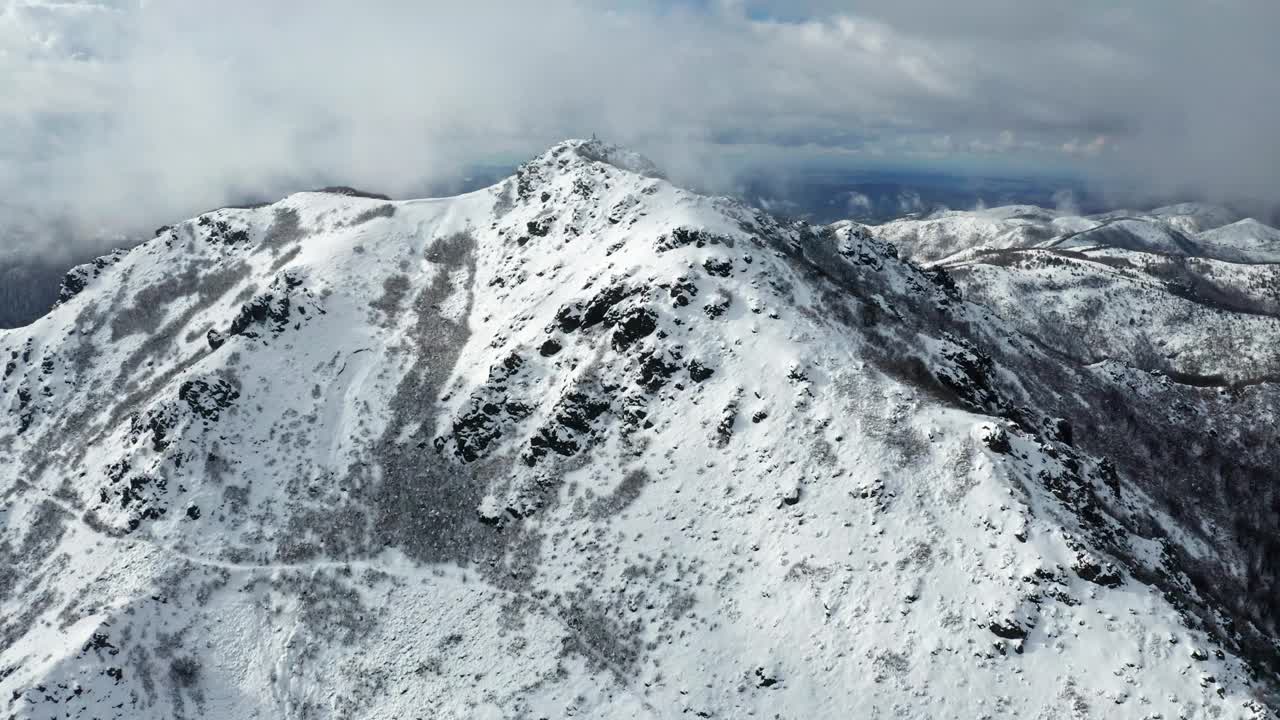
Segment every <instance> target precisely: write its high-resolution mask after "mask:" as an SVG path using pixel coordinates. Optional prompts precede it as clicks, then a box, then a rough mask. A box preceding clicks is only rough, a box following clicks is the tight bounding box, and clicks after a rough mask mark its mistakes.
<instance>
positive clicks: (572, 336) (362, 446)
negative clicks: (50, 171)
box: [0, 141, 1280, 718]
mask: <svg viewBox="0 0 1280 720" xmlns="http://www.w3.org/2000/svg"><path fill="white" fill-rule="evenodd" d="M1054 221H1056V218H1053V219H1051V220H1049V221H1048V222H1050V223H1052V222H1054ZM1100 222H1101V221H1100ZM1064 229H1066V228H1064ZM1080 229H1081V228H1078V227H1072V228H1069V229H1068V231H1069V232H1076V231H1078V230H1080ZM1044 239H1045V240H1048V239H1051V238H1044ZM1022 246H1023V245H1022V244H1014V245H1010V247H1022ZM1028 252H1030V251H1028ZM1039 252H1050V251H1047V250H1046V251H1039ZM1055 252H1057V253H1073V254H1075V255H1081V256H1085V257H1091V256H1089V254H1088V253H1087V252H1086V251H1084V250H1076V249H1072V250H1069V251H1068V250H1058V251H1055ZM1102 264H1104V265H1106V263H1105V262H1103V263H1102ZM1203 275H1204V276H1205V277H1206V278H1209V277H1214V276H1213V274H1212V273H1211V272H1210V271H1208V270H1206V271H1205V272H1204V273H1203ZM953 277H956V278H958V279H953ZM957 282H959V283H960V284H961V286H962V288H963V287H964V284H963V277H962V273H959V272H957V271H951V272H944V271H939V270H932V269H931V270H926V269H922V268H921V267H919V266H917V265H915V264H912V263H910V262H907V261H905V260H901V259H899V257H898V253H897V252H896V251H895V250H894V248H893V247H892V246H891V245H890V244H889V243H887V242H884V241H883V240H881V239H877V237H876V235H875V232H873V231H872V230H868V229H867V228H864V227H861V226H859V225H856V224H852V223H838V224H836V225H833V226H830V227H811V226H807V225H804V224H788V223H783V222H781V221H779V220H776V219H774V218H772V217H770V216H769V215H767V214H765V213H763V212H761V211H758V210H754V209H750V208H748V207H745V206H743V205H740V204H738V203H735V202H733V201H730V200H726V199H718V198H707V197H702V196H698V195H695V194H691V193H689V192H686V191H683V190H681V189H678V188H676V187H673V186H672V185H671V184H669V183H668V182H667V181H665V180H663V179H662V178H661V174H660V173H659V172H658V171H657V170H656V169H655V168H653V167H652V165H651V164H649V163H648V162H647V161H644V160H643V158H640V157H638V156H636V155H634V154H633V153H628V152H626V151H623V150H620V149H618V148H614V147H612V146H608V145H605V144H603V143H599V142H596V141H570V142H566V143H563V144H560V145H557V146H556V147H554V148H552V149H551V150H549V151H548V152H547V153H545V154H544V155H542V156H540V157H538V158H536V159H534V160H532V161H531V162H529V163H528V164H526V165H524V166H522V167H521V169H520V170H519V172H518V173H517V174H516V175H515V176H514V177H512V178H509V179H507V180H505V181H503V182H501V183H499V184H498V185H495V186H494V187H491V188H488V189H485V190H481V191H478V192H475V193H471V194H467V195H462V196H459V197H453V198H446V199H433V200H417V201H405V202H389V201H385V200H379V199H373V198H366V197H359V196H357V195H353V194H348V193H303V194H298V195H293V196H290V197H288V198H286V199H284V200H282V201H281V202H279V203H276V204H274V205H270V206H267V207H262V208H255V209H227V210H220V211H215V212H212V213H208V214H206V215H203V216H201V217H199V218H196V219H193V220H190V221H187V222H183V223H180V224H177V225H175V226H173V227H170V228H167V229H165V230H164V231H162V232H161V233H160V234H159V235H158V236H157V237H156V238H155V239H154V240H152V241H150V242H147V243H144V244H143V245H141V246H139V247H137V248H135V249H133V250H131V251H129V252H120V253H116V254H113V255H110V256H106V257H103V258H101V259H99V260H98V261H96V262H94V263H91V264H89V265H86V266H81V267H80V268H77V269H76V270H74V271H73V272H71V273H69V274H68V276H67V279H66V281H65V283H64V288H63V298H62V301H61V302H60V304H59V306H58V307H56V308H55V309H54V310H53V311H52V312H51V313H50V314H49V315H47V316H46V317H44V318H42V319H40V320H39V321H37V322H36V323H34V324H32V325H31V326H28V327H25V328H20V329H16V330H12V331H2V332H0V352H3V355H0V360H3V361H4V362H5V363H7V365H6V366H5V370H4V373H3V380H2V381H0V411H3V414H0V503H2V504H0V527H3V528H4V535H3V537H0V560H2V562H0V568H2V570H0V577H2V578H3V581H2V582H0V603H2V604H3V613H0V702H4V703H6V705H5V713H6V715H11V716H14V717H49V716H57V717H119V718H126V717H127V718H137V717H228V718H232V717H234V718H245V717H264V718H265V717H402V718H410V717H435V718H445V717H459V718H473V717H477V718H543V717H546V718H558V717H568V716H583V717H611V718H612V717H620V718H625V717H636V718H651V717H660V718H665V717H675V716H681V715H692V716H695V717H715V718H737V717H750V716H759V717H779V718H784V717H791V718H814V717H899V716H906V717H964V718H970V717H993V718H994V717H1000V716H1008V717H1044V718H1050V717H1107V718H1112V717H1133V718H1155V717H1164V718H1176V717H1242V718H1261V717H1273V716H1274V708H1275V707H1276V703H1277V701H1276V690H1277V687H1278V684H1277V677H1278V676H1277V674H1276V670H1277V668H1278V667H1280V662H1278V661H1277V645H1276V641H1275V638H1276V637H1277V635H1276V632H1277V626H1276V622H1277V620H1278V619H1280V607H1278V604H1277V603H1276V601H1275V598H1276V597H1277V592H1276V590H1277V588H1276V582H1277V572H1278V568H1277V566H1276V565H1275V560H1274V558H1276V557H1280V554H1277V553H1280V545H1278V542H1277V538H1278V537H1280V535H1277V533H1276V530H1277V527H1276V525H1277V520H1276V513H1275V509H1276V503H1277V502H1278V500H1277V498H1278V497H1280V495H1278V494H1277V491H1276V489H1275V488H1274V483H1273V482H1272V481H1273V480H1274V475H1273V468H1274V467H1275V464H1274V463H1275V461H1276V460H1277V458H1276V455H1275V453H1276V444H1275V442H1274V440H1275V433H1274V429H1273V428H1274V426H1275V422H1276V420H1277V418H1276V408H1277V407H1280V405H1278V404H1277V399H1278V398H1277V393H1276V391H1275V389H1274V387H1275V386H1274V385H1273V384H1271V383H1268V382H1256V383H1240V384H1236V385H1231V386H1229V387H1225V388H1217V387H1206V386H1202V384H1187V383H1181V382H1179V381H1178V380H1177V379H1175V378H1173V377H1171V376H1170V375H1168V374H1164V375H1153V374H1151V373H1150V372H1149V371H1148V369H1147V368H1144V367H1143V366H1141V365H1139V364H1136V363H1130V362H1125V361H1123V360H1120V359H1117V358H1107V359H1105V360H1098V361H1095V362H1093V363H1090V364H1079V363H1076V362H1073V361H1069V360H1067V359H1064V357H1063V355H1064V353H1062V352H1061V351H1060V350H1059V349H1056V348H1054V347H1052V345H1051V344H1049V343H1047V342H1046V340H1045V339H1044V338H1042V337H1037V336H1035V335H1034V334H1033V333H1031V332H1030V330H1029V326H1028V323H1029V321H1028V320H1027V318H1025V317H1020V316H1011V315H1010V313H1009V312H1008V308H1006V307H1005V306H1003V305H1000V304H999V303H996V302H994V300H995V298H994V296H993V298H986V299H985V300H991V301H992V304H990V305H984V304H983V303H982V302H974V301H970V300H966V299H964V297H963V295H962V293H961V292H960V291H959V290H958V289H957ZM1206 282H1207V281H1206ZM977 299H978V300H984V299H983V298H977ZM1235 371H1236V370H1235V368H1232V369H1231V372H1235Z"/></svg>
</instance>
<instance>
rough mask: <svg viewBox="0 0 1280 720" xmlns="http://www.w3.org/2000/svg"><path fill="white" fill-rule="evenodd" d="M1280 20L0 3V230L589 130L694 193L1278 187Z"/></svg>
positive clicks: (673, 3)
mask: <svg viewBox="0 0 1280 720" xmlns="http://www.w3.org/2000/svg"><path fill="white" fill-rule="evenodd" d="M1277 28H1280V2H1276V1H1275V0H1075V1H1074V2H1059V1H1057V0H1054V1H1052V2H1051V1H1048V0H1045V1H1041V0H967V1H963V2H962V1H960V0H866V1H863V2H858V1H855V0H847V1H842V0H825V1H824V0H813V1H809V2H806V1H804V0H799V1H794V0H793V1H789V2H767V1H766V2H752V1H750V0H595V1H592V2H588V1H587V0H541V1H540V2H536V3H534V2H493V1H490V0H467V1H466V2H448V1H446V0H423V1H421V2H410V1H409V0H399V1H392V0H363V1H361V2H351V0H308V1H307V2H301V1H295V0H272V1H271V2H263V1H261V0H218V1H217V2H214V1H213V0H200V1H199V2H197V1H195V0H79V1H77V0H58V1H57V2H55V1H54V0H0V232H2V229H3V228H12V227H14V226H15V225H20V224H22V223H27V222H28V221H29V220H30V219H31V218H58V219H59V222H61V223H62V224H63V225H62V226H65V227H69V228H71V231H70V232H69V235H70V236H76V235H83V234H87V233H89V234H91V233H96V232H103V231H105V232H113V231H119V230H122V229H126V228H132V227H138V226H144V227H145V226H149V225H148V224H150V225H154V224H159V223H162V222H168V221H172V220H174V219H177V218H180V217H183V216H185V215H189V214H191V213H194V212H198V211H201V210H203V209H207V208H209V207H213V206H217V205H219V204H221V203H225V202H228V201H231V200H234V199H237V198H243V197H246V196H266V195H271V194H273V193H279V192H283V191H285V190H288V189H294V188H298V187H307V186H312V185H315V184H321V183H333V182H342V183H344V184H351V185H356V186H361V187H368V188H370V189H377V190H381V191H384V192H390V193H393V194H403V193H408V192H412V191H413V190H414V189H416V188H421V187H423V185H424V183H427V182H431V181H443V180H447V179H449V178H451V177H456V176H458V175H460V174H462V173H463V172H464V170H463V169H464V168H467V167H468V166H471V165H474V164H476V163H510V162H512V161H513V160H518V159H520V158H522V157H525V156H527V155H529V154H531V153H535V152H537V151H538V150H540V149H541V148H542V147H544V146H545V145H547V144H549V143H550V142H553V141H554V140H556V139H560V138H563V137H567V136H583V135H589V134H591V133H592V132H595V133H598V134H599V135H601V136H602V137H605V138H607V139H611V140H616V141H619V142H623V143H627V144H631V145H634V146H636V147H639V148H640V149H642V150H644V151H646V152H648V153H649V154H651V155H653V156H655V160H657V161H658V162H659V164H660V165H663V166H664V167H666V168H667V169H668V170H669V172H671V173H672V174H673V175H674V176H676V177H677V178H687V179H689V180H690V181H691V182H698V183H701V184H705V185H717V184H724V183H726V182H729V181H730V180H731V179H732V175H733V170H734V168H735V167H738V166H740V165H741V164H742V163H744V162H754V163H765V164H767V163H769V162H815V163H837V164H842V165H844V166H847V167H895V166H910V167H916V168H919V167H937V168H943V169H949V170H957V169H959V170H961V171H964V170H965V169H969V170H974V171H977V170H984V171H985V170H991V169H998V170H1002V171H1008V172H1024V173H1037V172H1041V173H1047V172H1072V173H1079V174H1084V175H1087V176H1089V177H1091V178H1093V179H1094V181H1095V182H1097V183H1099V184H1100V185H1106V184H1114V185H1116V186H1117V187H1119V186H1125V187H1141V188H1144V189H1148V190H1150V191H1152V192H1153V193H1154V192H1164V191H1172V190H1186V191H1187V192H1193V193H1203V194H1206V195H1208V196H1210V197H1219V198H1225V199H1230V198H1234V197H1245V196H1247V197H1253V198H1259V199H1263V200H1266V201H1270V200H1272V199H1274V198H1275V197H1276V196H1277V195H1280V193H1277V192H1276V190H1275V188H1277V187H1280V143H1277V140H1276V135H1275V133H1276V128H1277V126H1280V82H1277V81H1276V79H1275V77H1274V74H1275V72H1276V68H1280V43H1277V42H1276V41H1275V38H1274V33H1275V31H1276V29H1277ZM7 237H8V239H6V237H0V247H10V248H11V247H13V246H14V245H17V244H20V243H21V244H24V246H25V247H27V248H28V249H29V248H31V247H33V246H34V244H35V243H36V242H37V240H32V239H30V238H24V239H22V240H14V239H13V233H12V232H10V233H8V236H7ZM39 242H42V243H44V244H45V245H50V244H51V243H52V241H50V240H48V239H44V240H39ZM45 249H48V248H47V247H46V248H45Z"/></svg>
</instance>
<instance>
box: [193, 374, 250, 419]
mask: <svg viewBox="0 0 1280 720" xmlns="http://www.w3.org/2000/svg"><path fill="white" fill-rule="evenodd" d="M239 397H240V391H239V390H237V389H236V388H235V386H234V385H232V384H231V383H229V382H227V381H226V380H221V379H217V380H214V381H213V382H212V383H209V382H206V381H204V380H188V381H186V382H184V383H182V386H181V387H179V388H178V399H179V400H181V401H183V402H185V403H186V404H187V407H189V408H191V412H192V413H194V414H195V415H196V416H198V417H201V418H204V419H205V420H211V421H212V420H217V419H218V415H219V414H221V413H222V411H223V410H225V409H227V408H229V407H231V404H232V403H234V402H235V401H236V398H239Z"/></svg>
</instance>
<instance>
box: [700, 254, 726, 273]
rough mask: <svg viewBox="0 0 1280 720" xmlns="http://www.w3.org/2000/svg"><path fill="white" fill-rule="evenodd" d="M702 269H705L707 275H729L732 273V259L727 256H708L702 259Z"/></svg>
mask: <svg viewBox="0 0 1280 720" xmlns="http://www.w3.org/2000/svg"><path fill="white" fill-rule="evenodd" d="M702 269H703V270H706V271H707V274H708V275H712V276H716V277H729V276H730V275H732V274H733V261H732V260H730V259H729V258H717V257H709V258H707V259H706V260H704V261H702Z"/></svg>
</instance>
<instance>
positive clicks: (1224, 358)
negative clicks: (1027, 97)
mask: <svg viewBox="0 0 1280 720" xmlns="http://www.w3.org/2000/svg"><path fill="white" fill-rule="evenodd" d="M1234 217H1235V216H1234V215H1232V214H1231V213H1230V211H1228V210H1225V209H1222V208H1215V207H1213V206H1206V205H1200V204H1192V203H1184V204H1181V205H1173V206H1169V207H1165V208H1157V209H1156V210H1153V211H1150V212H1148V213H1146V214H1135V213H1132V212H1128V211H1125V212H1119V213H1109V214H1107V215H1104V216H1091V217H1077V216H1071V215H1065V214H1062V213H1057V212H1054V211H1049V210H1042V209H1039V208H1030V209H1029V208H1025V207H1008V208H993V209H990V210H981V211H975V212H970V213H965V212H948V213H942V214H939V215H936V216H933V217H930V218H927V219H923V220H918V219H904V220H897V221H894V222H891V223H887V224H885V225H882V226H879V227H875V228H872V229H871V231H872V232H873V233H874V234H875V235H876V236H877V237H879V238H881V239H883V240H886V241H889V242H892V243H894V245H895V247H897V248H899V249H900V250H901V251H902V252H903V254H904V255H905V256H906V257H909V258H911V259H913V260H916V261H918V262H921V263H923V264H925V265H927V266H930V267H934V268H943V269H945V270H946V271H947V272H948V274H949V275H950V277H951V278H952V279H953V280H954V281H955V282H956V283H958V286H959V288H960V289H961V290H962V294H963V295H964V296H965V297H966V298H967V299H969V300H974V301H977V302H979V303H981V304H982V305H984V306H986V307H989V308H991V309H993V310H996V311H997V312H998V313H999V314H1000V315H1001V316H1002V317H1003V318H1005V319H1006V320H1009V321H1012V322H1013V324H1014V325H1016V326H1017V327H1018V328H1019V329H1020V330H1021V331H1022V332H1023V333H1025V334H1027V335H1028V336H1031V337H1034V338H1036V339H1037V340H1038V341H1040V342H1041V343H1043V344H1045V345H1046V346H1049V347H1052V348H1054V349H1055V350H1057V351H1059V352H1060V353H1062V354H1064V355H1065V356H1067V357H1069V358H1070V359H1072V360H1074V361H1076V362H1077V363H1078V364H1086V365H1087V364H1095V363H1099V362H1102V361H1105V360H1118V361H1122V362H1125V363H1128V364H1130V365H1136V366H1139V367H1142V368H1144V369H1148V370H1158V371H1161V372H1166V373H1170V374H1172V375H1174V376H1180V377H1182V378H1184V379H1186V380H1189V381H1192V382H1200V383H1205V384H1215V385H1221V384H1237V385H1238V384H1243V383H1251V382H1260V381H1264V380H1269V379H1273V378H1280V354H1278V353H1277V352H1276V350H1275V348H1276V346H1277V342H1278V341H1280V231H1277V230H1275V229H1273V228H1270V227H1268V226H1266V225H1263V224H1261V223H1259V222H1257V221H1255V220H1251V219H1244V220H1233V218H1234ZM1219 223H1223V224H1221V225H1220V224H1219ZM1202 228H1203V229H1202Z"/></svg>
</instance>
